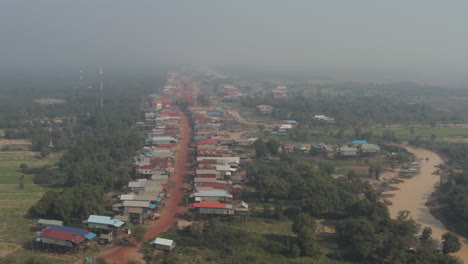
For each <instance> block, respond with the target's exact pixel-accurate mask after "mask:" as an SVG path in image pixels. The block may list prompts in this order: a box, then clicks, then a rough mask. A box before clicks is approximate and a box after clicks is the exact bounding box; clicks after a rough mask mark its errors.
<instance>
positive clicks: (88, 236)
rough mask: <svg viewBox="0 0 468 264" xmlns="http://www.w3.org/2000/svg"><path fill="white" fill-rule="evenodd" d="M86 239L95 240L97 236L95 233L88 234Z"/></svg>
mask: <svg viewBox="0 0 468 264" xmlns="http://www.w3.org/2000/svg"><path fill="white" fill-rule="evenodd" d="M84 237H85V238H87V239H88V240H91V239H93V238H95V237H96V234H94V233H92V232H89V233H88V234H86V235H85V236H84Z"/></svg>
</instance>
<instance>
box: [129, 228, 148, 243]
mask: <svg viewBox="0 0 468 264" xmlns="http://www.w3.org/2000/svg"><path fill="white" fill-rule="evenodd" d="M145 233H146V230H145V229H144V228H143V227H142V226H140V225H136V226H134V227H133V229H132V237H133V238H135V239H136V241H138V242H140V243H141V242H143V240H144V237H145Z"/></svg>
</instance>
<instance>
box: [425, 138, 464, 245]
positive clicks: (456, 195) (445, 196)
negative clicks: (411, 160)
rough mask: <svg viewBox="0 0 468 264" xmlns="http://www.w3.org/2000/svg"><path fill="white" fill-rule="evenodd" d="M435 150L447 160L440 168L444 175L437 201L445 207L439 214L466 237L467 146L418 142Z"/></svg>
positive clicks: (462, 144)
mask: <svg viewBox="0 0 468 264" xmlns="http://www.w3.org/2000/svg"><path fill="white" fill-rule="evenodd" d="M420 144H425V146H427V147H429V148H432V149H434V150H436V151H437V152H439V153H441V154H442V155H444V156H445V157H446V158H447V163H446V164H445V165H442V166H440V170H441V171H442V172H443V173H444V175H443V178H444V181H443V182H444V183H443V184H442V185H441V186H440V187H439V194H440V196H439V201H440V202H441V203H442V204H443V205H445V206H443V207H442V209H441V212H440V213H442V214H443V215H444V218H446V220H447V221H448V225H449V226H452V227H454V228H455V229H456V230H457V231H458V232H460V233H461V234H463V235H464V236H468V144H467V143H447V142H438V143H433V142H425V143H424V142H422V143H421V142H420Z"/></svg>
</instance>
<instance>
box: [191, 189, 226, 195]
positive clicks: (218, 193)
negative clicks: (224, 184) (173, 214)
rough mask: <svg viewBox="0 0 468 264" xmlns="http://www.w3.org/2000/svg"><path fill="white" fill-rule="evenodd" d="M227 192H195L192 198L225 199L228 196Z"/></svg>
mask: <svg viewBox="0 0 468 264" xmlns="http://www.w3.org/2000/svg"><path fill="white" fill-rule="evenodd" d="M228 194H229V193H228V192H227V191H223V190H201V191H199V192H196V193H194V194H193V196H195V197H196V196H206V197H217V196H219V197H226V196H228Z"/></svg>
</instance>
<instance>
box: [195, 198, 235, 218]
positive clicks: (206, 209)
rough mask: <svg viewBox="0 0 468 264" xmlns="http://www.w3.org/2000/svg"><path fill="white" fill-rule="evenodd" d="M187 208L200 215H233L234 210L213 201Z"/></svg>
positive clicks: (227, 205)
mask: <svg viewBox="0 0 468 264" xmlns="http://www.w3.org/2000/svg"><path fill="white" fill-rule="evenodd" d="M189 208H190V209H192V210H194V211H195V213H197V214H201V215H233V214H234V209H233V208H232V205H230V204H225V203H220V202H215V201H201V202H198V203H192V204H190V205H189Z"/></svg>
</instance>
